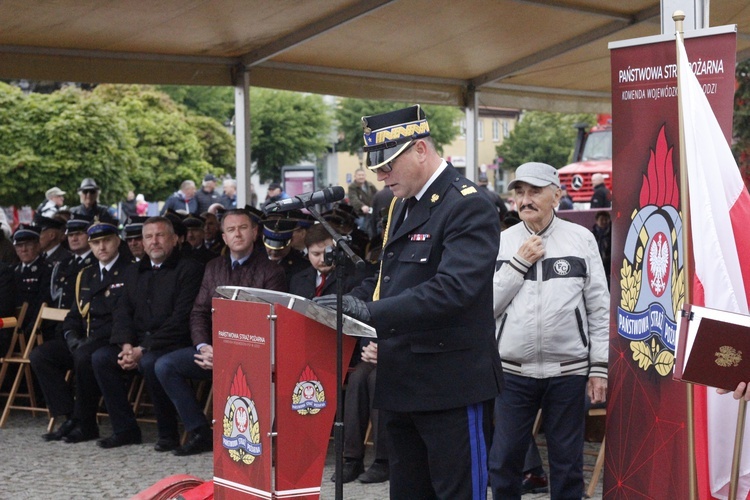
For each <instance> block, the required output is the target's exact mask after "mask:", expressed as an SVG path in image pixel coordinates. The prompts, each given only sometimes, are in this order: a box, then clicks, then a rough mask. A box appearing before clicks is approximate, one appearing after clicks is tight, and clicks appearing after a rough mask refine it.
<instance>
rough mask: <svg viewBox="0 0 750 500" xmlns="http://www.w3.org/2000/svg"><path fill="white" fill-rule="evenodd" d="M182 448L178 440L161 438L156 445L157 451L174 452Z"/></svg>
mask: <svg viewBox="0 0 750 500" xmlns="http://www.w3.org/2000/svg"><path fill="white" fill-rule="evenodd" d="M178 446H180V441H179V440H177V439H169V438H159V439H158V440H157V441H156V444H155V445H154V450H156V451H172V450H174V449H176V448H177V447H178Z"/></svg>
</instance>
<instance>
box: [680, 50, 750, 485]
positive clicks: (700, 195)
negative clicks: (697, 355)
mask: <svg viewBox="0 0 750 500" xmlns="http://www.w3.org/2000/svg"><path fill="white" fill-rule="evenodd" d="M677 52H678V54H677V57H678V58H679V64H678V67H679V76H678V78H679V100H680V104H681V105H682V112H683V124H684V145H685V156H686V164H687V176H688V186H689V193H690V230H691V236H692V238H691V245H692V250H693V257H694V263H695V274H694V280H693V294H692V295H693V297H692V303H694V304H697V305H704V306H705V307H709V308H712V309H720V310H723V311H731V312H737V313H742V314H748V297H750V194H748V191H747V189H746V188H745V184H744V183H743V181H742V177H741V175H740V172H739V169H738V168H737V163H736V162H735V160H734V157H733V156H732V151H731V149H730V147H729V145H728V144H727V140H726V137H725V136H724V133H723V132H722V130H721V127H720V126H719V122H718V121H717V120H716V117H715V116H714V113H713V111H712V110H711V106H710V104H709V103H708V99H706V96H705V94H704V93H703V89H702V88H701V85H700V84H699V82H698V79H697V78H696V77H695V75H694V74H693V72H692V71H691V66H690V63H689V62H688V58H687V53H686V52H685V45H684V43H683V42H682V40H678V42H677ZM748 354H750V353H748ZM737 408H738V402H737V401H735V400H734V399H733V398H732V397H731V396H729V395H724V396H721V395H718V394H716V392H715V391H714V390H713V389H708V390H706V388H705V387H699V386H696V387H695V437H696V448H695V449H696V462H697V472H698V493H699V497H700V498H711V497H715V498H726V497H727V494H728V492H729V481H730V473H731V465H732V450H733V448H734V435H735V424H736V415H737ZM748 431H750V426H748V427H747V430H746V432H745V439H744V443H743V460H742V463H741V467H740V482H739V487H738V490H737V493H738V495H737V498H746V497H747V496H748V491H750V432H748Z"/></svg>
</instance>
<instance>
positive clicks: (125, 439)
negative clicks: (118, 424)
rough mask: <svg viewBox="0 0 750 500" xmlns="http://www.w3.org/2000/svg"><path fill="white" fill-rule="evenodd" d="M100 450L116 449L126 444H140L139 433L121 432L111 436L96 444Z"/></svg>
mask: <svg viewBox="0 0 750 500" xmlns="http://www.w3.org/2000/svg"><path fill="white" fill-rule="evenodd" d="M96 444H97V445H99V446H100V447H101V448H118V447H120V446H125V445H127V444H141V432H140V431H138V432H121V433H119V434H112V435H111V436H109V437H107V438H103V439H100V440H99V441H97V442H96Z"/></svg>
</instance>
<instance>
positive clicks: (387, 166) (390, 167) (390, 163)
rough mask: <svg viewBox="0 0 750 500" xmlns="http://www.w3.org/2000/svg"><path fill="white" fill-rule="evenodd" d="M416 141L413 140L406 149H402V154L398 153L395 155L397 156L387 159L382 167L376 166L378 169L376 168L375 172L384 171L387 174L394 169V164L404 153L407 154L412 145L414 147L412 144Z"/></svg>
mask: <svg viewBox="0 0 750 500" xmlns="http://www.w3.org/2000/svg"><path fill="white" fill-rule="evenodd" d="M415 142H416V141H412V142H411V144H409V145H408V146H406V147H405V148H404V150H403V151H401V153H400V154H398V155H396V156H395V157H393V158H392V159H391V160H389V161H387V162H386V163H384V164H383V165H381V166H380V167H378V168H376V169H375V173H378V172H383V173H384V174H387V173H388V172H390V171H392V170H393V164H394V163H395V162H396V160H398V159H399V157H400V156H401V155H403V154H405V153H406V152H407V151H409V149H411V147H412V146H413V145H414V143H415Z"/></svg>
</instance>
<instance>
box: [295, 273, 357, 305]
mask: <svg viewBox="0 0 750 500" xmlns="http://www.w3.org/2000/svg"><path fill="white" fill-rule="evenodd" d="M317 279H318V271H317V270H316V269H315V268H314V267H312V266H310V267H308V268H307V269H304V270H302V271H300V272H298V273H297V274H295V275H294V276H292V280H291V283H290V284H289V293H293V294H294V295H299V296H300V297H304V298H306V299H312V298H313V297H315V281H316V280H317ZM358 281H362V280H361V279H360V280H357V276H356V275H355V273H354V270H353V269H352V270H350V272H349V276H347V278H346V281H345V282H344V293H349V292H350V291H351V290H352V289H353V288H354V287H355V286H356V285H357V284H358ZM336 282H337V280H336V270H335V269H333V270H331V272H330V273H328V275H327V276H326V282H325V284H324V285H323V290H322V292H321V295H331V294H335V293H336Z"/></svg>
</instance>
